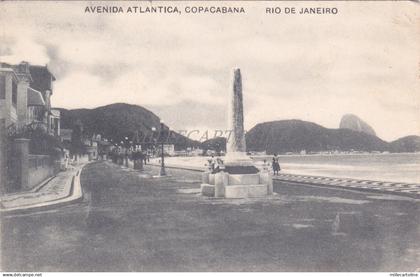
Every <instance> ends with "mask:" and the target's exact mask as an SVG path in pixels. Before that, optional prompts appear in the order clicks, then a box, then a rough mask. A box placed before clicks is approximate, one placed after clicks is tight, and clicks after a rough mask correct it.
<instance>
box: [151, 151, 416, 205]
mask: <svg viewBox="0 0 420 277" xmlns="http://www.w3.org/2000/svg"><path fill="white" fill-rule="evenodd" d="M150 165H154V166H160V164H159V163H158V160H157V159H153V160H151V162H150ZM165 167H167V168H174V169H187V170H194V171H204V170H205V166H204V165H203V166H199V165H198V163H197V162H195V163H194V162H193V163H192V164H187V163H186V162H185V161H182V162H180V163H176V162H175V161H173V160H170V161H167V160H165ZM273 179H274V180H278V181H285V182H289V183H296V184H307V185H317V186H328V187H338V188H346V189H353V190H359V191H360V190H361V191H370V192H377V193H392V194H398V195H403V196H409V197H413V198H417V199H419V198H420V184H414V183H401V182H385V181H373V180H359V179H351V178H335V177H324V176H310V175H297V174H284V173H281V174H279V175H277V176H273Z"/></svg>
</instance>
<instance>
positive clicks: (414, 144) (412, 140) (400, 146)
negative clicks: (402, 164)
mask: <svg viewBox="0 0 420 277" xmlns="http://www.w3.org/2000/svg"><path fill="white" fill-rule="evenodd" d="M389 149H390V151H391V152H418V151H420V137H419V136H407V137H402V138H400V139H397V140H394V141H393V142H391V143H390V145H389Z"/></svg>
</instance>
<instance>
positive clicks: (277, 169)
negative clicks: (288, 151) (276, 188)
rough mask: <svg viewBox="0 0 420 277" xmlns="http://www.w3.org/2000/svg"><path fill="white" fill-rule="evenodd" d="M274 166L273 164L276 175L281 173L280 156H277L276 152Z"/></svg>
mask: <svg viewBox="0 0 420 277" xmlns="http://www.w3.org/2000/svg"><path fill="white" fill-rule="evenodd" d="M272 166H273V172H274V175H279V171H280V164H279V157H278V156H277V154H274V157H273V163H272Z"/></svg>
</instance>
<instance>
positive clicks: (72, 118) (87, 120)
mask: <svg viewBox="0 0 420 277" xmlns="http://www.w3.org/2000/svg"><path fill="white" fill-rule="evenodd" d="M60 111H61V128H63V129H73V128H74V126H75V125H76V123H77V121H78V120H80V121H81V123H82V124H83V134H84V135H85V136H87V137H90V136H92V135H93V134H101V135H102V136H103V137H105V138H107V139H112V140H113V141H115V142H119V141H122V140H124V137H128V138H129V139H130V140H131V139H133V137H134V134H135V133H136V132H137V133H138V137H139V139H140V141H143V140H146V141H151V138H152V134H153V131H152V127H155V128H156V130H157V132H155V136H157V133H158V132H159V130H160V118H159V117H158V116H157V115H155V114H154V113H153V112H151V111H149V110H147V109H145V108H143V107H140V106H137V105H129V104H124V103H116V104H111V105H107V106H103V107H98V108H95V109H74V110H66V109H60ZM164 129H165V138H167V137H168V134H169V132H167V130H168V129H169V128H168V126H166V125H164ZM167 141H168V142H171V143H174V144H175V148H176V149H183V148H185V147H188V146H197V145H199V142H197V141H193V140H191V139H188V138H186V137H184V136H182V135H180V134H178V133H175V132H174V133H172V134H171V136H170V137H169V138H168V140H167Z"/></svg>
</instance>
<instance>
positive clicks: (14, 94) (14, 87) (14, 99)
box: [12, 82, 17, 107]
mask: <svg viewBox="0 0 420 277" xmlns="http://www.w3.org/2000/svg"><path fill="white" fill-rule="evenodd" d="M12 104H13V106H15V107H16V106H17V84H16V82H12Z"/></svg>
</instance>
